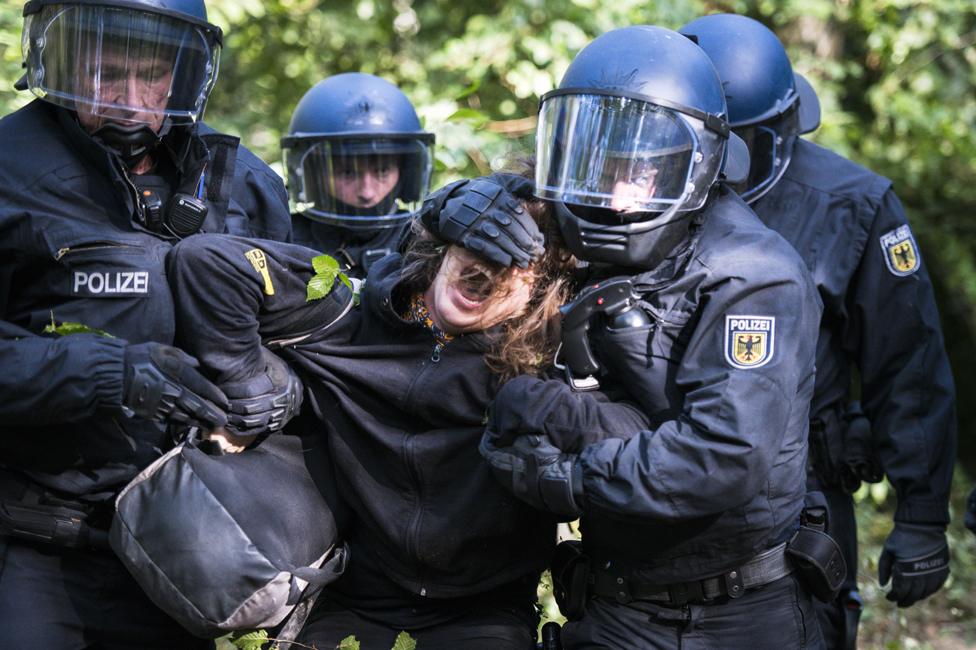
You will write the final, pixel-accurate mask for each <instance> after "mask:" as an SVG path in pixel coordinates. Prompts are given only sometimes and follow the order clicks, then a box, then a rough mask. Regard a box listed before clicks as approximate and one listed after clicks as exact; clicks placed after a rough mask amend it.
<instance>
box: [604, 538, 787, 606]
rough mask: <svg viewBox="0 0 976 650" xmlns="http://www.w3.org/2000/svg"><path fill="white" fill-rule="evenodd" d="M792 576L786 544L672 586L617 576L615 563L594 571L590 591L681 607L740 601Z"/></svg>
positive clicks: (621, 599) (612, 596) (618, 597)
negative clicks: (721, 570) (722, 600)
mask: <svg viewBox="0 0 976 650" xmlns="http://www.w3.org/2000/svg"><path fill="white" fill-rule="evenodd" d="M792 572H793V567H792V565H791V564H790V562H789V560H787V558H786V543H783V544H780V545H778V546H774V547H772V548H771V549H769V550H767V551H763V552H762V553H760V554H759V555H757V556H756V557H754V558H752V559H751V560H749V561H748V562H746V563H745V564H743V565H741V566H739V567H736V568H734V569H730V570H728V571H726V572H725V573H723V574H721V575H717V576H713V577H710V578H704V579H702V580H692V581H691V582H677V583H674V584H669V585H655V584H651V583H648V582H645V581H642V580H639V579H636V578H634V577H633V576H632V575H626V574H621V573H620V572H615V571H614V565H613V563H609V566H608V567H607V568H602V567H597V568H595V569H594V570H593V571H592V573H591V574H590V590H591V593H593V594H594V595H596V596H601V597H604V598H613V599H614V600H616V601H617V602H618V603H621V604H626V603H629V602H631V601H633V600H650V601H654V602H659V603H663V604H665V605H672V606H676V607H680V606H681V605H684V604H686V603H694V602H707V601H711V600H715V599H716V598H723V597H728V598H739V597H740V596H742V595H743V594H744V593H745V592H746V591H748V590H749V589H753V588H755V587H761V586H762V585H767V584H769V583H771V582H775V581H776V580H779V579H780V578H783V577H785V576H788V575H789V574H790V573H792ZM626 573H627V574H629V573H630V572H629V571H628V572H626Z"/></svg>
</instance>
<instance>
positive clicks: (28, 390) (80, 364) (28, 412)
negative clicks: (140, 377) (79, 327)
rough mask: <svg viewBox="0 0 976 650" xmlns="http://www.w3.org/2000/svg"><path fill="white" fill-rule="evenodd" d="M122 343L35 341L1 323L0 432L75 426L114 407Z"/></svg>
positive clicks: (73, 338)
mask: <svg viewBox="0 0 976 650" xmlns="http://www.w3.org/2000/svg"><path fill="white" fill-rule="evenodd" d="M125 343H126V342H125V341H123V340H121V339H110V338H106V337H101V336H97V335H95V334H71V335H68V336H62V337H45V336H37V335H35V334H32V333H30V332H28V331H27V330H23V329H21V328H19V327H16V326H14V325H11V324H10V323H6V322H0V368H3V372H0V417H2V418H3V422H4V425H5V426H37V427H41V426H47V425H50V424H54V423H57V422H75V421H79V420H84V419H86V418H89V417H91V416H93V415H94V414H95V412H96V411H97V410H98V409H100V408H106V407H111V406H116V407H117V406H119V405H120V404H121V400H122V371H123V356H124V353H125Z"/></svg>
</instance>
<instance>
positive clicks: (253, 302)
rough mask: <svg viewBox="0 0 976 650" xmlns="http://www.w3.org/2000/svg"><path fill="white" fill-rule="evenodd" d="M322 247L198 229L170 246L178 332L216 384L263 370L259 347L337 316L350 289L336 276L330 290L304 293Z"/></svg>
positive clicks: (309, 330)
mask: <svg viewBox="0 0 976 650" xmlns="http://www.w3.org/2000/svg"><path fill="white" fill-rule="evenodd" d="M319 254H320V253H318V252H316V251H313V250H311V249H308V248H304V247H302V246H296V245H293V244H285V243H280V242H272V241H266V240H256V239H246V238H242V237H228V236H226V235H217V236H214V235H196V236H194V237H190V238H188V239H185V240H183V241H182V242H180V244H178V245H177V246H176V247H175V248H173V250H172V251H171V252H170V253H169V256H168V258H167V271H168V273H169V275H170V286H171V288H172V291H173V297H174V301H175V303H176V304H175V310H176V321H177V338H178V341H179V343H180V345H181V347H183V348H184V349H185V350H187V351H188V352H190V353H191V354H193V355H194V356H196V357H197V358H198V359H199V360H200V362H201V363H202V364H203V366H204V367H205V368H206V369H207V370H209V371H210V372H211V373H212V374H213V376H214V378H215V381H216V382H217V383H218V384H224V383H230V382H237V381H244V380H246V379H249V378H251V377H252V376H253V375H254V374H256V373H257V372H262V371H263V368H264V366H263V362H262V360H261V351H260V347H261V345H262V343H269V342H270V341H271V340H274V339H277V340H281V339H293V338H296V337H302V336H306V335H309V334H311V333H314V332H315V331H317V330H319V329H321V328H323V327H327V326H328V325H329V324H331V323H332V322H334V321H335V320H336V319H337V318H340V317H341V316H342V315H343V314H344V313H345V312H346V311H347V310H348V308H349V307H350V305H351V303H352V295H351V292H350V291H349V290H348V289H347V288H346V286H345V285H344V284H343V283H342V282H340V281H339V280H338V279H336V281H335V283H334V285H333V287H332V290H331V292H330V293H329V294H328V295H327V296H325V297H324V298H321V299H319V300H313V301H308V300H307V289H306V287H307V284H308V281H309V279H311V277H312V276H313V275H314V273H315V271H314V269H313V267H312V258H313V257H316V256H317V255H319Z"/></svg>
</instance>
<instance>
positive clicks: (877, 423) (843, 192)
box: [753, 139, 956, 524]
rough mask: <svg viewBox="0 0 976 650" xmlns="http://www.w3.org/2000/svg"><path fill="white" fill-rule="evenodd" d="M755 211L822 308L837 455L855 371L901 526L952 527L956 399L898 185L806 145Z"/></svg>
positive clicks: (827, 406)
mask: <svg viewBox="0 0 976 650" xmlns="http://www.w3.org/2000/svg"><path fill="white" fill-rule="evenodd" d="M753 208H754V209H755V210H756V213H757V214H758V215H759V217H760V218H761V219H762V220H763V222H764V223H766V225H768V226H769V227H770V228H773V229H774V230H776V231H777V232H779V233H780V234H781V235H783V237H784V238H786V240H787V241H789V242H790V243H791V244H792V245H793V246H794V248H796V250H797V251H798V252H799V253H800V255H801V256H802V257H803V259H804V261H805V262H806V264H807V266H808V267H809V269H810V271H811V273H812V274H813V277H814V281H815V282H816V284H817V289H818V290H819V292H820V296H821V298H822V299H823V303H824V315H823V321H822V323H821V327H820V340H819V343H818V350H817V381H816V390H815V392H814V399H813V406H812V408H811V416H812V417H813V418H815V419H817V420H819V421H820V424H821V426H822V427H824V433H825V435H826V440H825V444H826V446H827V452H828V453H829V454H831V455H832V456H834V459H833V460H834V461H835V462H836V457H837V456H839V455H841V454H842V447H843V440H842V439H841V426H840V423H839V420H838V414H839V413H840V411H841V409H842V408H843V406H844V403H845V402H846V400H847V398H848V393H849V389H850V384H851V368H852V366H856V367H857V369H858V372H859V373H860V382H861V386H860V392H861V395H860V397H861V402H862V404H863V406H864V409H865V412H866V413H867V415H868V417H869V419H870V420H871V426H872V435H873V438H874V441H875V445H876V448H877V451H878V452H879V455H880V460H881V462H882V466H883V467H884V470H885V473H886V474H887V475H888V479H889V480H890V481H891V483H892V485H894V487H895V490H896V492H897V495H898V508H897V511H896V513H895V519H896V520H898V521H905V522H909V523H932V524H945V523H948V521H949V518H948V517H949V512H948V501H949V487H950V483H951V478H952V468H953V464H954V460H955V429H956V422H955V404H954V400H955V391H954V386H953V381H952V374H951V370H950V368H949V360H948V358H947V356H946V353H945V349H944V345H943V339H942V331H941V328H940V325H939V313H938V309H937V308H936V305H935V297H934V294H933V290H932V283H931V280H930V279H929V274H928V269H927V268H926V266H925V264H924V261H923V259H922V256H921V253H920V252H919V249H918V243H917V242H916V240H915V238H914V236H913V234H912V232H911V229H910V228H909V226H908V221H907V219H906V217H905V213H904V210H903V209H902V206H901V203H900V202H899V201H898V198H897V197H896V196H895V193H894V190H893V189H892V187H891V181H889V180H888V179H886V178H883V177H881V176H878V175H877V174H874V173H873V172H870V171H868V170H867V169H865V168H863V167H861V166H859V165H856V164H854V163H852V162H850V161H848V160H846V159H845V158H842V157H841V156H838V155H837V154H835V153H833V152H831V151H829V150H827V149H824V148H823V147H820V146H818V145H815V144H813V143H811V142H807V141H805V140H802V139H801V140H798V141H797V144H796V148H795V150H794V153H793V159H792V161H791V162H790V166H789V168H788V169H787V170H786V173H785V174H784V176H783V178H782V179H781V180H780V181H779V182H778V183H777V184H776V186H775V187H773V189H772V190H770V192H769V193H768V194H767V195H766V196H764V197H762V198H761V199H760V200H759V201H757V202H756V204H755V205H753Z"/></svg>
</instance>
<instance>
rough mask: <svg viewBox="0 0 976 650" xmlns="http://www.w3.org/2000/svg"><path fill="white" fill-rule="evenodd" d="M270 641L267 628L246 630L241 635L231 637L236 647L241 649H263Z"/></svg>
mask: <svg viewBox="0 0 976 650" xmlns="http://www.w3.org/2000/svg"><path fill="white" fill-rule="evenodd" d="M268 641H269V639H268V632H267V630H255V631H253V632H245V633H243V634H241V635H240V636H236V635H235V636H234V637H232V638H231V640H230V642H231V643H232V644H233V645H234V647H235V648H239V649H240V650H262V648H264V644H266V643H267V642H268Z"/></svg>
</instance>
